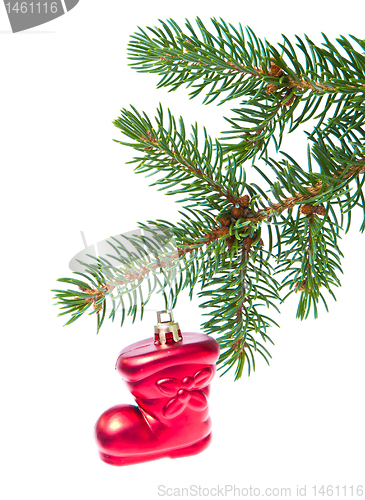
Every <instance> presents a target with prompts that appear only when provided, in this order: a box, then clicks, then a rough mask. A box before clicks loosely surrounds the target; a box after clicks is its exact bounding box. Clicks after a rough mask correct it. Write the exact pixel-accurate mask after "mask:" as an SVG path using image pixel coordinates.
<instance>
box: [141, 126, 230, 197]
mask: <svg viewBox="0 0 365 500" xmlns="http://www.w3.org/2000/svg"><path fill="white" fill-rule="evenodd" d="M140 140H141V141H143V142H149V143H150V144H151V145H150V146H148V147H147V148H144V149H145V150H152V149H156V150H157V151H159V152H160V153H166V152H165V151H163V150H162V149H160V148H158V147H157V146H158V141H157V140H156V139H154V138H153V137H152V135H151V133H150V132H149V131H148V132H147V137H143V136H142V137H140ZM170 153H171V156H172V159H171V162H173V163H179V164H180V166H182V167H183V168H184V169H187V170H188V171H189V172H191V173H192V174H193V175H195V176H197V177H199V178H200V180H201V181H202V182H203V183H206V184H208V185H209V186H210V187H211V188H213V189H214V190H215V191H218V192H219V193H220V194H221V195H222V196H223V197H224V198H226V199H227V200H228V201H230V202H231V203H233V204H236V203H238V199H236V198H235V197H234V196H233V194H232V193H231V192H230V191H229V190H228V189H227V190H224V189H222V188H221V187H220V186H219V185H218V184H217V183H216V182H215V181H214V179H211V178H210V177H207V176H206V175H205V174H204V173H203V172H202V171H201V170H200V168H199V167H198V166H195V167H193V166H192V165H190V164H189V163H188V162H187V161H186V160H184V158H182V157H180V156H178V159H176V156H177V155H178V154H177V153H176V152H175V151H173V150H170Z"/></svg>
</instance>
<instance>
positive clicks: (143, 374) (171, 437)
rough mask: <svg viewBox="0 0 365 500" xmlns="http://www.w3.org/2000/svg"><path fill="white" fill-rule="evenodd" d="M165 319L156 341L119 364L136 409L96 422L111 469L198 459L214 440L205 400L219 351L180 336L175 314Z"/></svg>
mask: <svg viewBox="0 0 365 500" xmlns="http://www.w3.org/2000/svg"><path fill="white" fill-rule="evenodd" d="M162 313H167V314H168V315H169V321H168V322H161V321H159V324H158V325H157V327H155V332H156V333H155V339H152V338H150V339H146V340H142V341H140V342H136V343H135V344H132V345H130V346H128V347H126V348H125V349H123V351H122V352H121V353H120V354H119V357H118V360H117V363H116V369H117V370H118V372H119V373H120V374H121V375H122V376H123V377H124V379H125V381H126V383H127V386H128V388H129V390H130V391H131V393H132V394H133V396H134V397H135V400H136V403H137V405H138V406H133V405H126V404H121V405H117V406H113V407H112V408H110V409H109V410H107V411H106V412H104V413H103V414H102V415H101V416H100V418H99V419H98V421H97V422H96V425H95V438H96V442H97V445H98V449H99V455H100V458H101V459H102V460H103V461H104V462H107V463H109V464H111V465H129V464H135V463H140V462H147V461H149V460H156V459H159V458H164V457H170V458H177V457H185V456H189V455H195V454H197V453H200V452H201V451H203V450H204V449H205V448H206V447H207V446H208V444H209V442H210V440H211V420H210V417H209V412H208V399H207V398H208V395H209V384H210V381H211V380H212V378H213V376H214V374H215V363H216V361H217V359H218V356H219V345H218V343H217V342H216V340H214V339H213V338H212V337H208V336H207V335H203V334H200V333H184V334H183V335H181V332H180V330H179V327H178V325H177V323H174V322H173V320H172V314H171V313H170V312H169V311H162V312H161V313H158V314H159V319H160V315H161V314H162Z"/></svg>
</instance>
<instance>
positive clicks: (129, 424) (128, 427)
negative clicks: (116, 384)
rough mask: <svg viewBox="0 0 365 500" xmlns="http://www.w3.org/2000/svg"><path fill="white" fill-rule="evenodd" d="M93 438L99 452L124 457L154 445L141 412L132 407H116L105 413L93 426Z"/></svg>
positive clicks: (154, 440)
mask: <svg viewBox="0 0 365 500" xmlns="http://www.w3.org/2000/svg"><path fill="white" fill-rule="evenodd" d="M95 438H96V442H97V445H98V448H99V452H101V453H104V454H107V455H114V456H125V455H130V454H135V453H137V452H138V451H139V450H140V448H141V445H142V446H143V447H144V448H149V447H150V446H151V447H152V446H154V445H156V442H157V438H156V437H155V436H154V434H153V433H152V431H151V429H150V427H149V426H148V424H147V422H146V420H145V418H144V417H143V415H142V413H141V411H140V410H139V408H137V407H136V406H132V405H117V406H113V407H112V408H109V410H107V411H105V412H104V413H103V414H102V415H101V416H100V417H99V419H98V420H97V422H96V424H95Z"/></svg>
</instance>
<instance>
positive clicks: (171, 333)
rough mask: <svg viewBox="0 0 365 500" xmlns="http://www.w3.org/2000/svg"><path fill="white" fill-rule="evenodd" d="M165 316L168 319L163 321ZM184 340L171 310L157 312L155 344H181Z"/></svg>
mask: <svg viewBox="0 0 365 500" xmlns="http://www.w3.org/2000/svg"><path fill="white" fill-rule="evenodd" d="M164 316H166V317H167V319H165V320H164V319H163V318H164ZM181 339H182V335H181V331H180V327H179V323H176V322H175V321H174V316H173V314H172V311H171V310H170V309H165V310H163V311H158V312H157V325H156V326H155V344H161V345H165V344H166V343H168V342H179V341H180V340H181Z"/></svg>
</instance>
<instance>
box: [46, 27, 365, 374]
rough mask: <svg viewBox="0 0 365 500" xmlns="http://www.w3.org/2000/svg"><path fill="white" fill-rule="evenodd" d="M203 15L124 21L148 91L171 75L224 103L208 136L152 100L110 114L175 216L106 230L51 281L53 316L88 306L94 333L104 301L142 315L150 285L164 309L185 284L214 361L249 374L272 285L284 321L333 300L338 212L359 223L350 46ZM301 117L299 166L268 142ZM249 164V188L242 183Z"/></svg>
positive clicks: (342, 224) (356, 110) (260, 344)
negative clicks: (148, 109) (134, 231)
mask: <svg viewBox="0 0 365 500" xmlns="http://www.w3.org/2000/svg"><path fill="white" fill-rule="evenodd" d="M211 21H212V29H208V28H207V27H206V26H205V25H204V23H203V22H202V21H201V19H199V18H197V19H196V26H193V24H192V23H190V22H189V21H186V24H185V27H184V29H182V28H181V27H180V26H178V24H177V23H176V22H175V21H173V20H172V19H169V20H167V21H160V25H159V26H157V27H150V28H147V29H146V30H143V29H139V30H138V31H137V32H136V33H135V34H134V35H132V36H131V39H130V42H129V44H128V57H129V59H130V61H131V64H130V65H131V67H132V68H134V69H135V70H137V71H139V72H150V73H157V74H158V75H160V77H161V79H160V81H159V83H158V87H166V88H169V90H172V91H175V90H177V89H179V88H180V87H182V86H185V87H187V88H188V91H189V96H190V98H196V97H197V96H199V95H201V94H203V93H204V94H205V96H204V98H203V103H205V104H209V103H212V102H214V101H216V102H217V103H218V105H220V104H222V103H225V102H229V101H234V106H235V107H233V109H232V112H233V116H232V117H226V120H227V123H228V124H229V125H230V129H229V130H226V131H223V132H222V134H223V139H215V140H213V139H212V138H211V137H210V136H209V134H208V132H207V130H206V129H205V128H203V141H201V140H200V142H199V140H198V139H199V137H200V135H201V132H200V131H199V129H198V125H197V124H195V125H193V126H192V128H191V130H190V135H189V134H188V133H187V130H186V126H185V123H184V120H183V118H182V117H180V118H178V119H176V118H175V117H174V116H173V114H172V113H171V112H170V110H167V111H164V110H163V107H162V105H161V104H160V105H159V107H158V108H157V114H156V116H155V118H154V120H151V119H150V118H149V117H148V116H147V114H146V113H142V112H139V111H138V110H137V109H136V108H135V107H133V106H131V109H122V111H121V114H120V116H119V118H117V119H116V120H115V121H114V125H115V126H116V127H117V128H118V129H119V130H120V131H121V132H122V134H123V139H124V140H123V141H118V140H117V141H116V142H118V143H120V144H122V145H124V146H129V147H131V148H132V149H133V150H134V154H135V156H134V157H133V159H132V160H131V163H134V164H135V165H136V166H135V172H136V173H144V174H146V175H148V176H152V175H153V176H155V177H154V178H155V181H154V182H153V184H152V185H154V186H157V187H158V189H159V190H162V191H165V193H166V194H168V195H172V196H177V197H178V200H177V201H178V202H179V203H180V204H181V206H182V209H181V210H180V215H181V220H180V221H179V222H177V223H171V222H169V221H166V220H161V219H159V220H157V221H149V222H147V223H144V224H142V223H141V224H140V228H141V230H143V235H134V236H133V237H130V238H129V239H128V241H127V242H125V241H123V236H121V238H112V239H110V241H108V242H109V244H110V247H111V253H110V254H107V255H104V256H99V257H91V256H90V259H91V260H90V261H89V262H85V263H84V266H85V271H84V272H83V273H76V274H77V275H78V276H77V277H75V278H62V279H60V280H59V281H61V282H64V283H67V284H70V285H73V286H74V287H76V289H68V290H55V292H56V298H57V300H58V304H59V306H60V309H61V313H60V314H61V315H65V314H69V315H71V317H70V319H69V320H68V322H67V323H66V324H70V323H72V322H74V321H75V320H76V319H78V318H79V317H80V316H82V315H83V314H84V313H85V312H86V311H90V308H91V313H90V314H95V315H96V318H97V330H98V331H99V329H100V327H101V325H102V323H103V321H104V319H105V316H106V304H107V301H110V302H111V304H112V309H111V313H110V315H109V318H111V319H112V320H114V319H115V317H116V312H117V311H118V310H120V311H121V313H122V318H121V324H123V322H124V320H125V317H126V316H131V317H132V320H133V321H134V320H135V318H136V314H137V310H140V311H141V318H142V317H143V310H144V307H145V305H146V304H147V303H148V300H149V299H150V297H151V296H152V294H154V293H160V294H162V295H163V297H164V299H165V304H166V307H168V306H169V307H171V305H172V307H173V306H174V305H175V304H176V301H177V298H178V296H179V294H180V292H181V291H182V290H184V289H188V290H189V293H190V297H192V294H193V291H194V289H195V287H196V286H199V288H200V290H199V292H198V296H199V297H200V298H202V299H203V300H204V302H203V303H201V307H202V308H203V309H204V311H205V312H204V313H203V315H204V316H207V319H206V320H205V321H204V323H203V324H202V328H203V331H205V332H206V333H207V334H209V335H214V336H216V338H217V340H218V342H219V343H220V345H221V356H220V359H219V362H218V364H219V366H220V369H222V372H223V373H226V372H227V371H229V370H231V369H232V368H234V370H235V379H237V378H240V377H241V376H242V373H243V369H244V368H245V367H247V371H248V374H250V373H251V372H252V371H253V370H255V366H256V355H257V354H260V355H261V356H262V357H263V358H264V359H265V360H266V362H267V363H269V359H270V358H271V355H270V353H269V352H268V349H267V345H268V344H273V341H272V340H271V338H270V337H269V336H268V329H269V328H270V327H272V326H273V325H275V326H277V324H276V322H275V321H274V320H273V318H271V317H270V315H269V311H271V310H272V309H274V310H276V311H279V305H280V304H281V303H282V302H283V301H284V300H286V299H287V297H289V296H290V295H291V294H299V300H298V308H297V317H298V318H300V319H305V318H307V317H308V316H309V314H310V313H311V311H312V312H313V313H314V316H315V317H317V316H318V314H319V302H320V301H321V302H323V305H324V307H325V309H326V310H328V305H327V301H326V299H325V296H324V292H326V291H327V292H328V293H329V295H330V296H331V297H332V298H334V299H335V295H334V292H333V289H334V287H338V286H340V280H339V278H338V274H339V273H342V267H341V257H343V256H342V253H341V250H340V248H339V244H338V241H339V240H340V239H341V236H342V234H343V233H344V232H347V231H348V230H349V227H350V223H351V213H352V211H353V210H362V212H363V216H364V218H363V222H362V224H361V227H360V230H361V231H362V232H363V231H364V230H365V197H364V190H363V188H364V184H365V175H364V173H365V144H364V143H365V129H364V126H363V124H364V111H363V110H364V101H365V92H364V90H365V53H364V51H365V42H364V40H361V39H358V38H356V37H354V36H350V37H349V38H350V39H351V40H350V39H349V38H346V37H344V36H341V37H339V38H337V40H336V44H334V43H332V42H331V41H330V40H328V38H327V37H326V36H325V35H323V38H324V42H323V43H322V44H321V45H317V44H315V43H313V42H312V41H311V40H310V38H309V37H307V36H306V35H305V36H304V39H301V38H299V37H298V36H297V37H295V38H296V44H295V46H293V44H292V42H291V41H290V40H288V39H287V38H286V37H285V36H283V39H282V42H281V43H280V42H279V43H277V44H275V45H273V44H271V43H269V42H268V41H267V40H261V39H259V38H258V37H257V36H256V35H255V33H254V32H253V30H251V29H250V28H246V29H245V30H244V29H243V28H242V26H241V25H238V26H233V25H232V24H227V23H226V22H225V21H223V20H222V19H219V20H217V19H212V20H211ZM238 100H239V103H238V104H237V102H238ZM310 119H313V120H314V121H315V126H314V128H313V131H312V132H306V138H307V141H308V165H307V166H306V167H305V168H303V167H302V166H300V165H299V164H298V163H297V162H296V161H295V160H294V159H293V158H291V157H290V156H289V155H288V154H287V153H285V152H284V151H283V150H282V144H283V141H284V138H285V135H286V133H289V132H293V131H294V130H296V129H297V128H298V127H299V126H301V125H303V124H304V123H306V122H308V120H310ZM272 145H273V146H274V151H275V154H274V155H273V153H272ZM250 166H252V167H253V168H254V169H255V170H256V172H257V173H258V174H259V176H260V178H261V181H262V183H260V185H258V184H257V183H256V182H252V181H251V182H249V177H250V174H251V172H250ZM125 243H128V245H129V246H128V245H126V244H125ZM79 276H80V277H81V278H82V279H79ZM279 276H280V277H281V280H280V281H279V280H278V278H279ZM284 290H285V293H284V294H283V291H284Z"/></svg>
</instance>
